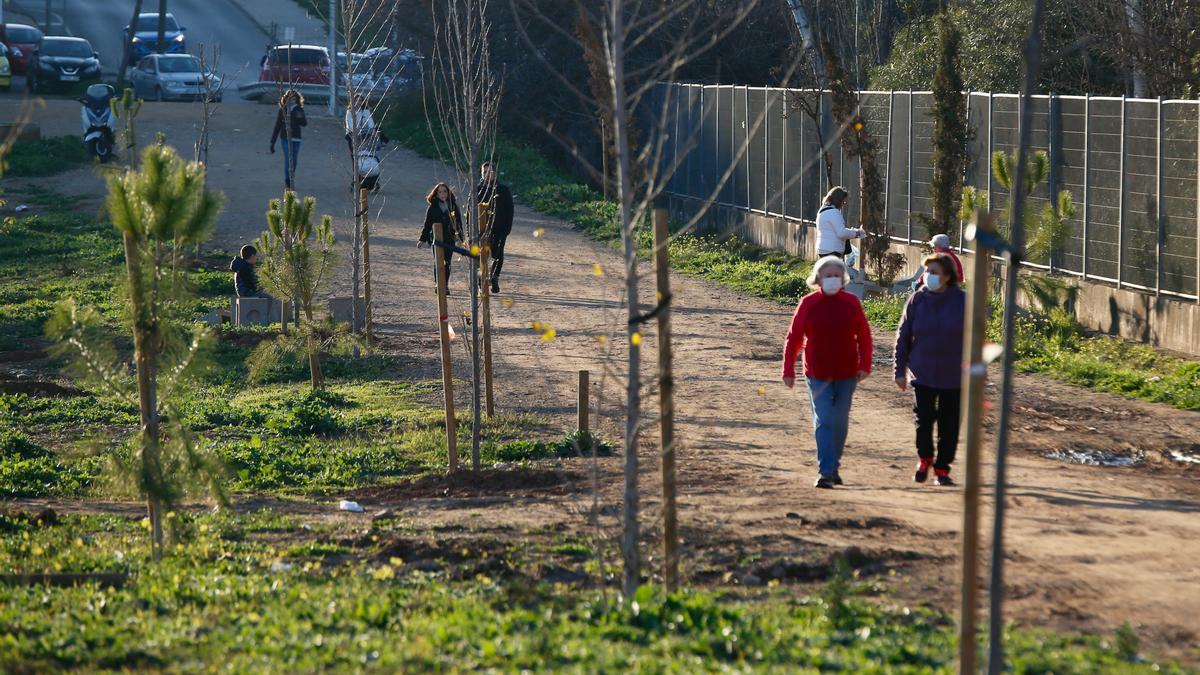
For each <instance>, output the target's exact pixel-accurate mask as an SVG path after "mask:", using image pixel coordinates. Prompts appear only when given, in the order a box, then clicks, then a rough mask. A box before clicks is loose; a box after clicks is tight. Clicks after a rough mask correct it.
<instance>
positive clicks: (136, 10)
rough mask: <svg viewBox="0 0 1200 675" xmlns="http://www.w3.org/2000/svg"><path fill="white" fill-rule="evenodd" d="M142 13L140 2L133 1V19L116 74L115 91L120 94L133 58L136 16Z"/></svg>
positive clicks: (139, 0)
mask: <svg viewBox="0 0 1200 675" xmlns="http://www.w3.org/2000/svg"><path fill="white" fill-rule="evenodd" d="M141 13H142V0H134V3H133V18H131V19H130V20H129V36H128V37H127V38H126V39H125V44H124V48H123V50H122V54H121V69H120V71H118V72H117V91H118V92H120V91H121V90H122V89H123V88H124V87H125V71H126V70H129V66H131V65H132V64H131V63H129V60H130V58H131V57H132V56H133V33H134V30H135V29H136V28H137V18H138V15H139V14H141Z"/></svg>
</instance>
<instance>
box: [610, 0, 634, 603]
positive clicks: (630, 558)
mask: <svg viewBox="0 0 1200 675" xmlns="http://www.w3.org/2000/svg"><path fill="white" fill-rule="evenodd" d="M623 9H624V7H623V6H622V3H621V2H620V0H610V2H609V17H608V20H609V30H610V31H611V32H610V33H609V34H608V36H607V37H608V43H609V44H608V68H609V77H610V78H611V80H612V91H613V137H614V139H615V141H616V144H617V185H618V192H619V194H618V195H617V196H618V199H619V200H620V202H621V242H622V249H623V255H624V260H625V301H626V304H627V307H628V317H629V323H628V325H627V326H626V334H627V337H628V339H629V354H628V364H627V365H628V369H629V371H628V372H629V377H628V381H627V384H626V391H625V508H624V511H625V512H624V520H625V529H624V533H623V536H622V538H621V553H622V555H623V557H624V560H625V577H624V581H623V583H622V585H621V588H622V590H623V591H624V593H625V596H626V597H632V596H633V594H634V592H635V591H637V588H638V585H639V584H640V583H641V557H640V555H639V552H638V455H637V453H638V426H639V424H640V422H641V414H640V413H641V405H642V402H641V347H640V344H641V333H640V332H639V324H638V321H637V320H638V317H639V316H640V315H641V305H640V303H639V302H638V273H637V262H638V260H637V241H636V239H635V237H634V225H635V223H633V180H632V176H631V175H630V172H631V170H632V166H631V163H630V157H631V156H632V154H631V153H632V150H631V148H630V147H629V126H628V123H629V119H628V115H629V113H630V111H629V108H628V102H627V101H626V99H625V27H624V16H623V14H624V13H623Z"/></svg>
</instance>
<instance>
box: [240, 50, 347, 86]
mask: <svg viewBox="0 0 1200 675" xmlns="http://www.w3.org/2000/svg"><path fill="white" fill-rule="evenodd" d="M329 70H330V62H329V50H327V49H325V48H324V47H316V46H313V45H279V46H277V47H272V48H271V50H270V51H269V52H267V58H266V60H265V61H264V62H263V65H262V71H261V72H260V73H259V76H258V81H259V82H284V83H288V84H324V85H328V84H329Z"/></svg>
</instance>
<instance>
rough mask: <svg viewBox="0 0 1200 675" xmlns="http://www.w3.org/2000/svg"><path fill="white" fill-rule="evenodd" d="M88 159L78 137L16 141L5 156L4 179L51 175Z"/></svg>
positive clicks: (52, 137)
mask: <svg viewBox="0 0 1200 675" xmlns="http://www.w3.org/2000/svg"><path fill="white" fill-rule="evenodd" d="M87 161H88V154H87V149H86V148H85V147H84V146H83V140H82V139H81V138H80V137H78V136H50V137H48V138H42V139H39V140H36V141H17V142H16V143H13V146H12V149H11V150H9V153H8V157H6V158H5V167H4V169H5V170H4V172H3V174H4V176H5V177H6V178H15V177H23V178H30V177H35V176H51V175H54V174H56V173H60V172H63V171H68V170H70V169H73V168H75V167H76V166H78V165H80V164H83V163H85V162H87Z"/></svg>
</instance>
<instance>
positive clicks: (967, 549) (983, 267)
mask: <svg viewBox="0 0 1200 675" xmlns="http://www.w3.org/2000/svg"><path fill="white" fill-rule="evenodd" d="M973 221H974V226H975V228H976V229H977V230H982V231H986V232H990V231H992V227H993V224H992V222H993V221H992V215H991V213H987V212H979V211H977V212H976V213H975V216H974V218H973ZM974 239H975V257H974V264H973V268H972V271H971V277H970V279H971V288H970V293H969V294H968V296H967V325H966V331H965V335H964V338H963V342H964V344H963V353H964V354H965V355H966V357H967V359H966V364H965V366H964V368H963V390H964V391H965V392H966V399H967V400H966V405H965V406H963V415H964V417H965V419H964V420H963V425H962V426H963V429H965V430H966V466H965V468H964V475H963V535H962V599H961V605H960V609H959V620H958V665H959V667H958V672H960V673H975V672H976V651H977V649H978V646H979V645H978V640H977V638H976V635H975V622H976V619H977V618H978V617H977V614H978V608H979V597H978V595H979V592H978V585H979V460H980V457H979V452H980V449H981V448H982V446H983V416H984V410H983V387H984V384H985V383H986V381H987V364H986V363H984V361H983V340H984V338H985V337H986V335H987V318H988V309H989V307H988V268H989V267H991V262H992V260H991V259H992V255H991V250H990V249H988V248H987V247H986V246H984V245H983V244H982V243H980V241H979V238H978V237H974Z"/></svg>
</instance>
